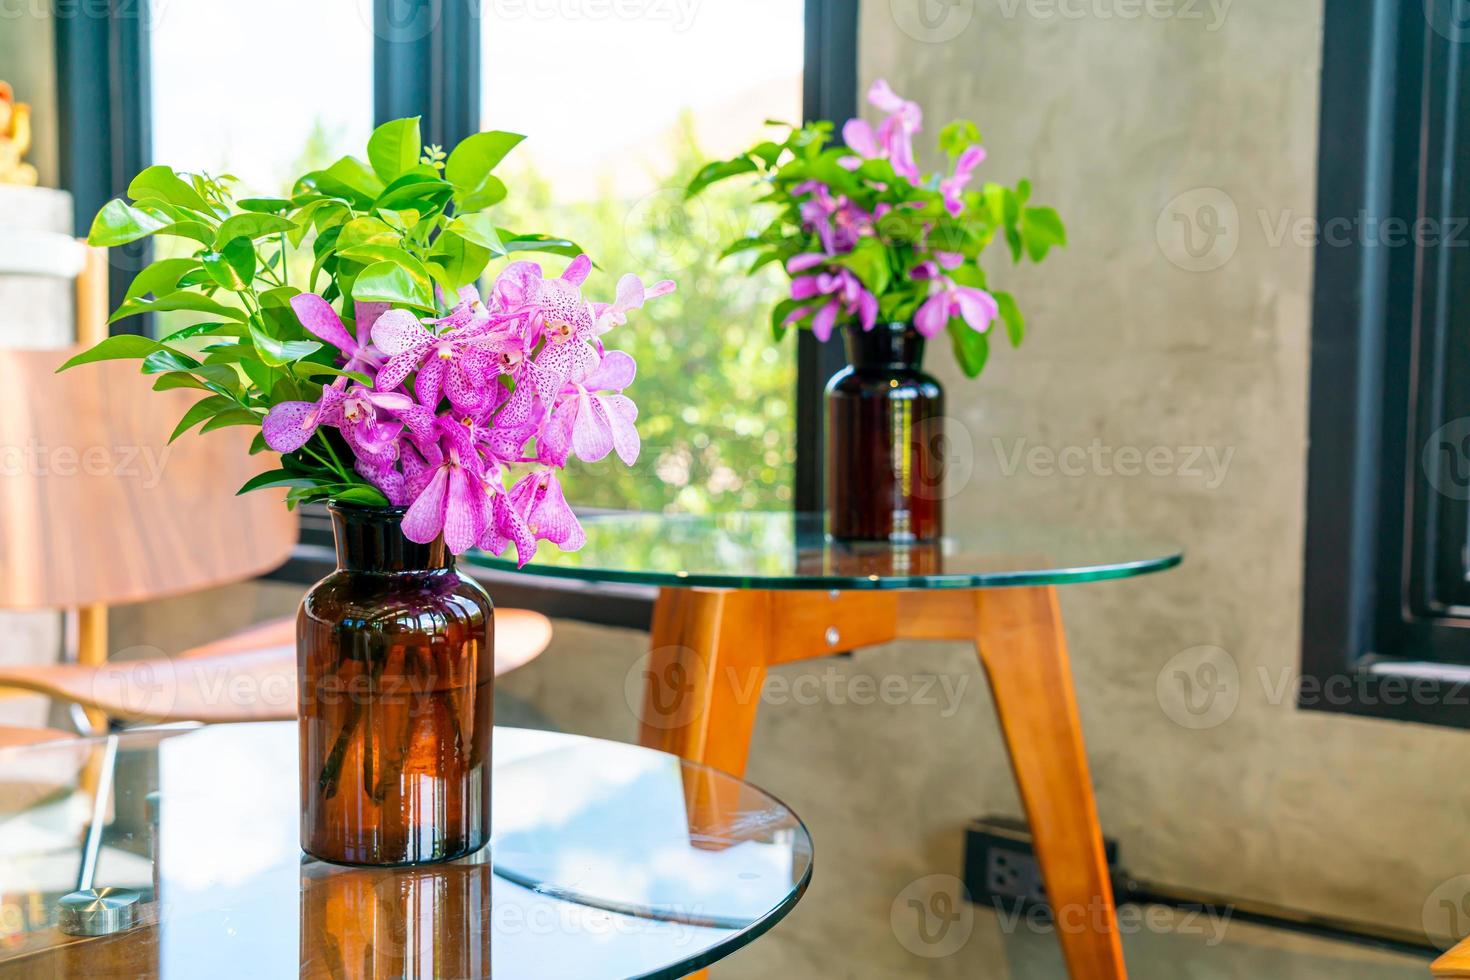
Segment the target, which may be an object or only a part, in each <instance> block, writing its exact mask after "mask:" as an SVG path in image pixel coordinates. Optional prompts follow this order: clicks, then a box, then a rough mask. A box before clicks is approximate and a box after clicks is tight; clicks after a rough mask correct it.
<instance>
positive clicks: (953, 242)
mask: <svg viewBox="0 0 1470 980" xmlns="http://www.w3.org/2000/svg"><path fill="white" fill-rule="evenodd" d="M868 101H869V102H870V103H872V104H873V105H874V106H875V107H876V108H878V109H879V110H880V111H882V112H884V113H886V114H887V115H886V118H885V119H884V120H883V121H882V122H881V123H880V124H879V125H878V127H877V128H876V129H874V127H872V126H871V125H869V124H868V123H867V122H864V121H863V120H861V119H850V120H848V121H847V123H846V124H845V125H844V126H843V127H842V139H843V142H844V143H845V144H846V145H845V146H842V145H838V146H829V145H828V144H829V143H830V141H831V138H832V135H833V131H834V129H835V127H834V126H833V124H832V123H831V122H826V121H822V122H816V123H812V124H810V125H808V126H804V127H801V128H796V127H793V126H789V125H786V124H784V123H775V122H773V123H771V125H773V126H781V127H783V128H784V129H785V130H786V131H787V132H786V137H785V139H784V140H783V141H781V142H779V143H778V142H774V141H771V140H767V141H765V142H762V143H759V144H757V145H756V146H755V147H753V148H752V149H750V150H747V151H746V152H745V153H742V154H740V155H739V156H736V157H733V158H732V159H729V160H721V161H716V162H714V163H710V164H708V165H706V166H705V167H704V168H702V169H701V170H700V171H699V173H698V174H696V175H695V177H694V179H693V180H692V181H690V183H689V186H688V188H687V195H688V196H689V197H693V196H694V195H696V194H698V193H700V192H701V191H702V190H704V189H705V188H706V187H708V186H710V185H711V184H713V183H715V182H717V181H721V180H725V179H727V178H730V177H736V176H740V175H743V174H752V175H755V176H756V177H757V178H758V179H759V181H760V185H761V186H763V187H764V189H765V192H764V194H763V195H762V196H761V197H760V198H759V200H760V201H761V202H764V203H770V204H774V205H776V206H777V207H778V208H779V213H778V214H777V215H776V217H775V219H774V220H773V221H771V223H770V224H769V225H768V226H767V227H766V228H765V229H764V230H763V231H761V232H759V233H758V234H753V235H747V236H745V237H743V238H740V239H738V240H736V241H735V242H734V243H732V244H731V245H730V246H729V247H727V248H726V249H725V250H724V253H723V255H725V256H729V255H734V254H736V253H740V252H746V251H750V250H758V251H757V254H756V257H755V260H754V263H753V264H752V266H751V269H752V270H754V269H756V268H759V267H761V266H763V265H766V264H767V263H771V262H780V263H781V264H782V265H783V266H784V267H785V269H786V271H787V272H788V273H789V274H790V275H791V277H792V279H791V295H790V298H788V299H786V300H784V301H782V302H781V303H778V304H777V305H776V307H775V308H774V310H773V311H772V314H771V326H772V329H773V330H774V331H775V334H776V336H777V338H778V339H779V338H780V337H781V336H783V335H784V334H785V332H786V331H787V330H788V329H789V328H790V327H792V326H797V327H809V328H810V329H811V331H812V332H813V333H814V334H815V335H816V336H817V338H818V339H819V340H823V341H825V340H827V339H828V338H829V337H830V336H831V335H832V330H833V327H835V326H839V325H856V326H858V327H860V328H861V329H863V330H865V331H866V330H871V329H873V326H874V324H876V323H877V322H878V321H879V320H882V321H884V322H886V323H888V322H898V323H912V324H913V327H914V329H915V330H917V331H918V332H919V333H920V334H921V335H923V336H925V337H936V336H938V335H939V334H940V333H942V332H945V331H948V333H949V336H950V339H951V341H952V344H953V347H954V352H955V357H956V358H957V360H958V361H959V363H960V367H961V368H962V369H963V370H964V371H965V373H966V374H967V375H969V376H970V377H976V376H977V375H979V374H980V372H981V371H982V370H983V369H984V367H985V362H986V360H987V359H988V357H989V351H990V345H989V331H990V327H991V324H992V323H994V322H995V321H996V320H997V319H999V320H1000V321H1002V322H1003V323H1004V324H1005V329H1006V335H1007V337H1008V338H1009V339H1010V342H1011V344H1012V345H1018V344H1020V342H1021V339H1022V337H1023V336H1024V334H1025V320H1024V318H1023V317H1022V315H1021V311H1020V308H1019V307H1018V306H1017V304H1016V301H1015V299H1014V297H1012V296H1011V295H1010V294H1009V293H1005V292H1000V291H996V290H991V289H989V288H988V286H987V283H986V276H985V272H984V270H983V269H982V268H981V266H980V255H981V253H982V252H983V251H984V250H985V249H986V247H987V246H989V245H990V243H991V242H992V241H993V240H994V239H995V237H996V236H997V234H999V235H1002V236H1003V237H1004V238H1005V240H1006V244H1007V246H1008V247H1009V249H1010V253H1011V259H1012V261H1013V262H1020V261H1021V259H1022V257H1026V258H1029V259H1031V261H1033V262H1040V261H1041V260H1042V259H1043V258H1045V257H1046V254H1047V252H1048V251H1050V250H1051V248H1052V247H1053V246H1057V245H1065V244H1066V230H1065V229H1064V228H1063V226H1062V221H1061V218H1060V217H1059V216H1058V215H1057V212H1056V211H1055V210H1053V209H1052V208H1049V207H1038V206H1034V205H1032V204H1030V203H1029V199H1030V196H1031V185H1030V182H1029V181H1025V180H1022V181H1020V182H1019V183H1018V184H1017V185H1016V187H1015V188H1010V187H1005V186H1002V185H1000V184H996V183H986V184H984V185H983V186H982V187H979V188H972V187H971V186H970V182H971V178H972V176H973V174H974V171H975V169H976V168H977V167H979V165H980V164H981V163H982V162H984V160H985V149H984V148H983V147H982V146H980V132H979V130H978V129H977V128H976V126H975V124H974V123H972V122H969V121H968V120H957V121H955V122H951V123H949V124H948V125H946V126H945V127H944V128H943V129H941V130H940V133H939V149H940V151H941V152H943V153H945V154H946V155H947V156H948V158H949V161H950V171H949V173H947V174H934V175H931V176H928V177H925V176H923V175H922V173H921V171H920V170H919V165H918V163H917V162H916V160H915V157H914V146H913V140H914V136H915V135H917V134H918V133H919V132H920V130H921V128H922V123H923V111H922V109H921V108H920V107H919V105H918V103H915V102H910V101H908V100H906V99H903V98H900V97H899V96H898V95H897V94H895V93H894V91H893V89H891V88H890V87H889V86H888V83H887V82H885V81H882V80H881V79H880V80H879V81H877V82H875V83H873V86H872V87H871V88H870V89H869V91H868Z"/></svg>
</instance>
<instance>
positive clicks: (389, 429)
mask: <svg viewBox="0 0 1470 980" xmlns="http://www.w3.org/2000/svg"><path fill="white" fill-rule="evenodd" d="M346 384H347V379H346V378H338V379H337V380H336V381H335V382H334V383H333V384H331V385H329V386H328V387H326V388H323V389H322V396H321V398H320V399H319V400H318V401H315V402H280V403H278V404H277V405H275V406H274V407H272V408H271V410H270V411H269V412H268V413H266V416H265V420H264V421H263V422H262V423H261V429H262V431H263V432H264V434H265V443H266V445H267V446H270V447H271V449H273V450H275V451H276V452H278V453H293V452H295V451H296V450H298V449H300V448H301V447H302V446H304V445H306V443H307V441H308V440H309V439H311V437H312V435H313V434H315V432H316V431H317V429H319V428H320V427H321V426H323V425H330V426H335V427H336V428H337V429H338V430H339V431H340V432H341V433H342V435H343V437H344V438H346V440H347V443H348V445H350V446H351V447H352V449H353V452H355V453H356V454H357V455H358V456H359V457H364V456H365V457H369V458H376V457H383V456H387V457H388V459H389V460H391V459H392V458H393V454H394V451H395V449H396V446H397V440H398V436H399V433H400V432H402V431H403V425H402V423H399V422H390V421H384V420H382V419H380V418H379V417H378V409H383V410H385V411H389V412H399V411H403V410H405V409H408V408H409V407H410V406H412V405H413V399H411V398H409V397H408V396H407V395H401V394H391V393H382V392H377V391H374V390H372V389H371V388H365V387H363V386H362V385H353V386H352V387H351V388H350V389H348V388H346Z"/></svg>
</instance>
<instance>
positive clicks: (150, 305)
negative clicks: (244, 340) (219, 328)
mask: <svg viewBox="0 0 1470 980" xmlns="http://www.w3.org/2000/svg"><path fill="white" fill-rule="evenodd" d="M174 310H193V311H194V312H196V313H208V314H211V315H212V316H218V317H224V318H225V319H228V320H239V321H241V322H242V323H243V322H244V320H245V311H244V310H240V309H236V308H235V307H232V306H225V305H224V304H222V303H218V302H216V301H215V300H212V299H210V298H209V297H208V296H203V295H200V294H199V293H191V292H187V291H185V290H179V291H178V292H174V293H167V294H165V295H163V296H160V297H158V298H157V299H152V300H149V299H131V300H128V301H127V302H126V303H124V304H123V305H122V306H119V307H118V308H117V311H116V312H114V313H113V314H112V316H110V317H108V319H107V322H108V323H116V322H117V321H118V320H124V319H126V318H128V317H130V316H137V315H138V314H140V313H168V312H172V311H174Z"/></svg>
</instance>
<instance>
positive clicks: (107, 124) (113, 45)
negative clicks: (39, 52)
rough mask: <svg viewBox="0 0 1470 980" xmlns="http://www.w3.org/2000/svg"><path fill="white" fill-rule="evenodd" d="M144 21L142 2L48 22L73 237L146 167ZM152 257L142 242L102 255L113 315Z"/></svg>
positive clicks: (121, 0)
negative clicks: (103, 13)
mask: <svg viewBox="0 0 1470 980" xmlns="http://www.w3.org/2000/svg"><path fill="white" fill-rule="evenodd" d="M150 16H151V4H150V3H148V2H147V0H135V2H129V0H110V2H109V3H108V8H107V14H106V16H101V17H98V16H81V15H79V14H73V15H72V16H58V17H56V18H55V29H56V81H57V105H58V108H59V112H58V113H57V115H58V118H59V119H60V123H61V124H60V127H59V130H60V131H59V133H58V137H59V144H60V151H61V161H60V162H61V185H62V186H63V187H64V188H66V189H67V191H69V192H70V193H71V196H72V206H73V208H74V214H75V217H74V224H75V232H76V234H77V235H78V236H84V235H86V234H87V231H88V229H89V228H90V227H91V225H92V216H93V215H95V214H96V213H97V211H98V210H100V209H101V207H102V205H104V204H106V203H107V202H108V201H109V200H111V199H112V198H114V197H118V196H120V195H122V194H123V193H124V192H125V191H126V190H127V188H128V183H129V182H130V181H131V180H132V178H133V175H135V174H136V173H138V171H140V170H142V169H143V168H144V167H147V166H148V165H149V164H151V163H152V162H153V160H152V157H153V127H152V115H153V104H152V90H151V87H150V77H151V74H152V71H151V69H152V63H151V60H150V48H149V37H150V34H151V28H150V24H149V18H150ZM151 255H152V249H151V247H150V245H149V241H148V240H147V239H143V240H142V241H138V242H133V243H132V244H129V245H123V246H119V247H116V248H112V249H110V250H109V252H108V261H109V269H108V280H109V292H110V294H111V300H112V305H113V307H114V308H116V307H118V306H120V305H122V301H123V297H124V295H125V294H126V293H127V289H128V286H130V285H131V284H132V281H133V276H135V275H136V274H137V272H138V270H140V269H141V268H143V266H145V265H147V264H148V262H149V259H150V257H151ZM149 319H150V318H149V317H146V316H138V317H130V318H128V319H126V320H123V321H121V322H119V323H116V324H114V325H113V327H112V332H113V333H146V332H147V331H148V328H149V326H150V325H149V322H148V321H149Z"/></svg>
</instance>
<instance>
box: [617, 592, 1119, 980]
mask: <svg viewBox="0 0 1470 980" xmlns="http://www.w3.org/2000/svg"><path fill="white" fill-rule="evenodd" d="M899 638H903V639H925V640H967V641H969V642H972V643H974V644H975V646H976V648H977V650H978V652H979V656H980V662H981V664H982V665H983V666H984V668H985V672H986V674H987V676H988V677H989V679H990V689H991V693H992V695H993V697H994V699H995V707H996V714H997V715H998V716H999V718H1000V726H1001V731H1002V734H1003V735H1004V737H1005V742H1006V748H1007V750H1008V751H1009V753H1010V758H1011V766H1012V769H1013V771H1014V773H1015V776H1016V783H1017V784H1018V786H1019V788H1020V793H1021V801H1022V803H1023V805H1024V806H1025V809H1026V816H1027V819H1028V820H1029V822H1030V826H1031V834H1032V839H1033V841H1034V844H1035V848H1036V856H1037V859H1038V861H1039V862H1040V864H1041V869H1042V875H1043V877H1044V879H1045V882H1046V890H1047V895H1048V897H1049V899H1050V902H1051V904H1052V908H1053V910H1054V914H1055V916H1056V919H1055V921H1056V922H1057V935H1058V938H1059V939H1060V941H1061V944H1062V954H1063V956H1064V957H1065V958H1066V962H1067V967H1068V972H1069V973H1070V974H1071V976H1072V977H1073V978H1074V980H1102V978H1107V980H1113V978H1122V977H1124V976H1126V973H1125V970H1124V967H1123V950H1122V945H1121V943H1120V942H1119V936H1118V926H1117V918H1116V914H1115V909H1114V904H1113V891H1112V885H1111V883H1110V881H1109V878H1108V869H1107V859H1106V857H1105V856H1104V854H1103V841H1102V832H1101V830H1100V828H1099V826H1098V819H1097V805H1096V803H1095V802H1094V800H1093V796H1092V782H1091V778H1090V777H1089V775H1088V771H1087V757H1086V754H1085V752H1084V750H1083V744H1082V726H1081V721H1080V720H1079V718H1078V714H1077V699H1076V694H1075V692H1074V690H1073V686H1072V670H1071V666H1070V663H1069V661H1068V657H1067V644H1066V640H1065V638H1064V636H1063V633H1062V619H1061V612H1060V610H1059V608H1058V606H1057V596H1056V590H1055V588H1053V587H1051V586H1036V587H1029V586H1028V587H1010V588H993V589H931V590H915V591H898V590H893V591H889V590H860V591H830V592H825V591H765V590H746V589H705V588H664V589H661V590H660V591H659V597H658V602H657V604H656V605H655V606H654V614H653V629H652V638H651V653H650V658H649V663H648V668H647V670H646V671H645V673H644V692H643V711H642V714H641V716H640V719H639V741H640V743H641V744H643V745H645V746H648V747H650V748H658V749H663V750H664V751H667V752H672V753H674V754H676V755H679V756H682V757H684V758H686V759H692V760H694V761H697V762H703V763H706V764H707V765H712V766H715V767H716V768H719V769H723V770H725V771H726V772H729V773H731V774H733V775H736V776H742V775H744V772H745V762H746V756H747V754H748V752H749V749H750V739H751V735H752V733H753V731H754V728H755V716H756V709H757V707H758V706H759V703H760V694H761V686H762V684H763V683H764V680H765V676H766V669H767V668H768V667H770V666H772V665H774V664H783V663H792V662H795V661H799V660H808V659H811V658H814V657H824V656H829V655H831V654H834V653H843V652H847V651H850V650H855V649H858V648H860V647H866V646H872V645H875V644H879V643H885V642H887V641H889V640H894V639H899ZM1099 910H1101V911H1102V912H1103V913H1104V914H1103V915H1101V916H1100V915H1098V912H1099Z"/></svg>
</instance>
